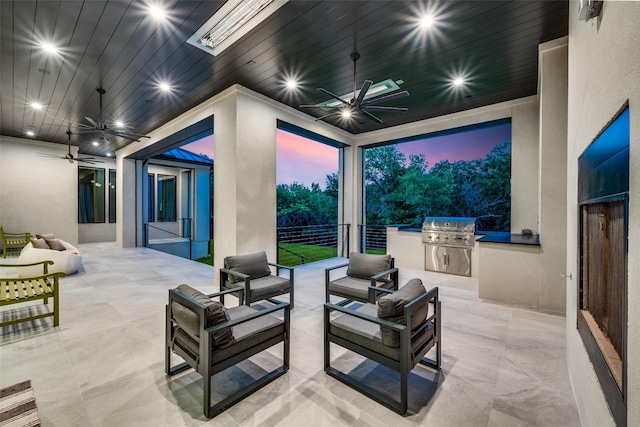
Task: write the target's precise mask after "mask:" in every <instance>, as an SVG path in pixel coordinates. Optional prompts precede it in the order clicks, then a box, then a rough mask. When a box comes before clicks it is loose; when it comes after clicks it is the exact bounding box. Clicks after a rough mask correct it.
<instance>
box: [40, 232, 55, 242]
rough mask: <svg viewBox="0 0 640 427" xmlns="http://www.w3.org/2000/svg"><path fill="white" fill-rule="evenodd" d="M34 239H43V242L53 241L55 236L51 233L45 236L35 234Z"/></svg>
mask: <svg viewBox="0 0 640 427" xmlns="http://www.w3.org/2000/svg"><path fill="white" fill-rule="evenodd" d="M36 237H37V238H38V239H45V240H51V239H55V238H56V236H55V234H53V233H47V234H36Z"/></svg>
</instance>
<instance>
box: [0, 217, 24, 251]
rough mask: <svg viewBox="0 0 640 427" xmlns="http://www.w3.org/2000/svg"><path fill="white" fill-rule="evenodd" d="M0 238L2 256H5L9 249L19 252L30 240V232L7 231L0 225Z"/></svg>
mask: <svg viewBox="0 0 640 427" xmlns="http://www.w3.org/2000/svg"><path fill="white" fill-rule="evenodd" d="M0 240H2V257H3V258H6V257H7V254H8V253H9V252H10V251H15V252H18V253H19V252H20V250H21V249H22V248H24V247H25V246H26V245H27V243H29V241H30V240H31V233H8V232H6V231H4V229H3V228H2V226H1V225H0Z"/></svg>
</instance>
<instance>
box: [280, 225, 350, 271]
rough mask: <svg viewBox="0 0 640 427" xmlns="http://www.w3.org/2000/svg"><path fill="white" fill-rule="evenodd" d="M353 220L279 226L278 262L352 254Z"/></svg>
mask: <svg viewBox="0 0 640 427" xmlns="http://www.w3.org/2000/svg"><path fill="white" fill-rule="evenodd" d="M349 226H350V224H325V225H309V226H303V227H278V263H279V264H283V265H287V266H296V265H300V264H306V263H309V262H314V261H320V260H323V259H327V258H333V257H337V256H347V255H348V254H349Z"/></svg>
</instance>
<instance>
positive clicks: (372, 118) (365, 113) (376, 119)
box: [361, 110, 382, 123]
mask: <svg viewBox="0 0 640 427" xmlns="http://www.w3.org/2000/svg"><path fill="white" fill-rule="evenodd" d="M361 111H362V114H364V115H365V116H367V117H369V118H370V119H371V120H373V121H374V122H376V123H382V120H380V119H379V118H377V117H376V116H374V115H373V114H371V113H370V112H368V111H365V110H361Z"/></svg>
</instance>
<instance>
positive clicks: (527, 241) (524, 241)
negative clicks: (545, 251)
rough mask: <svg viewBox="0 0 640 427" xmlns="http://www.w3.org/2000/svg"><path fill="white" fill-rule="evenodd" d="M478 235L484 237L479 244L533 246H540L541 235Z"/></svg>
mask: <svg viewBox="0 0 640 427" xmlns="http://www.w3.org/2000/svg"><path fill="white" fill-rule="evenodd" d="M476 234H477V235H483V236H482V237H480V238H479V239H478V242H479V243H506V244H514V245H531V246H540V236H539V235H536V234H534V235H532V236H531V235H524V234H513V233H507V232H494V231H488V232H477V233H476Z"/></svg>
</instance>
